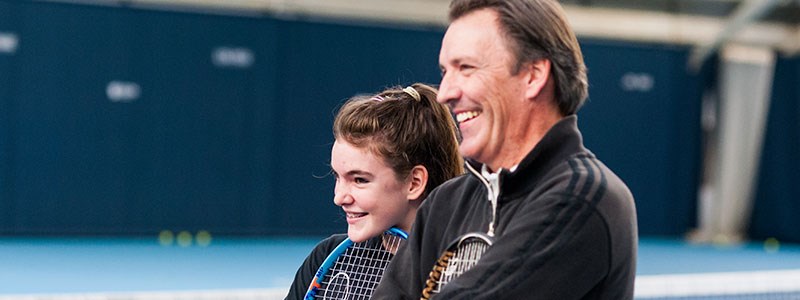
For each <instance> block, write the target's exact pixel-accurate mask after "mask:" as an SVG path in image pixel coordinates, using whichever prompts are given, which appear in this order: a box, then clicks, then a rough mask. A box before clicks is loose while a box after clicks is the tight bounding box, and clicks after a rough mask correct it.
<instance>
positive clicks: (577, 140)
mask: <svg viewBox="0 0 800 300" xmlns="http://www.w3.org/2000/svg"><path fill="white" fill-rule="evenodd" d="M581 152H585V153H589V150H587V149H586V148H585V147H584V146H583V137H582V136H581V133H580V131H579V130H578V117H577V116H576V115H570V116H567V117H564V118H563V119H561V120H560V121H558V122H557V123H556V124H555V125H553V127H551V128H550V130H548V131H547V133H546V134H545V135H544V137H542V140H541V141H539V143H538V144H536V146H534V147H533V149H531V151H530V152H528V154H527V155H526V156H525V158H523V159H522V161H521V162H520V163H519V164H518V165H517V168H516V170H514V172H511V171H509V170H502V171H501V172H500V194H501V195H514V194H517V193H525V192H528V191H529V190H530V189H532V188H533V187H535V186H536V184H537V183H538V182H540V181H541V180H543V179H544V176H546V175H547V173H549V172H550V170H552V169H553V168H555V167H556V165H558V164H560V163H562V162H564V160H566V159H567V158H568V157H569V156H572V155H575V154H577V153H581ZM466 163H467V164H469V165H470V166H471V167H472V168H473V169H474V170H478V171H480V170H481V169H482V168H483V164H482V163H479V162H477V161H475V160H472V159H467V160H466ZM473 175H475V176H481V175H480V172H474V173H473ZM484 180H485V179H484Z"/></svg>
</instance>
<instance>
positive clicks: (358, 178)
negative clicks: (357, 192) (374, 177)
mask: <svg viewBox="0 0 800 300" xmlns="http://www.w3.org/2000/svg"><path fill="white" fill-rule="evenodd" d="M353 180H354V181H355V182H356V183H359V184H363V183H369V180H367V179H366V178H363V177H356V178H355V179H353Z"/></svg>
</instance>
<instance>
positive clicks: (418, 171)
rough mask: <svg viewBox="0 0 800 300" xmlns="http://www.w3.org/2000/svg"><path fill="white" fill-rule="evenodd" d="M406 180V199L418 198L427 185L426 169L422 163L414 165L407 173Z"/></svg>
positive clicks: (423, 192) (423, 193)
mask: <svg viewBox="0 0 800 300" xmlns="http://www.w3.org/2000/svg"><path fill="white" fill-rule="evenodd" d="M408 180H409V181H408V196H407V198H408V200H418V199H420V198H421V197H422V196H423V195H425V187H427V186H428V169H426V168H425V167H424V166H422V165H416V166H414V168H413V169H411V172H410V173H409V174H408Z"/></svg>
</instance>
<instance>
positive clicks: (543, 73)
mask: <svg viewBox="0 0 800 300" xmlns="http://www.w3.org/2000/svg"><path fill="white" fill-rule="evenodd" d="M550 67H551V64H550V60H549V59H545V58H542V59H539V60H536V61H532V62H529V63H527V64H525V65H524V66H523V68H525V70H524V71H526V72H527V73H528V78H527V82H526V84H527V87H526V89H525V98H527V99H536V98H537V97H539V94H540V93H541V92H542V90H543V89H544V87H545V85H547V81H548V80H550Z"/></svg>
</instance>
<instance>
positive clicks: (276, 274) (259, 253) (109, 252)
mask: <svg viewBox="0 0 800 300" xmlns="http://www.w3.org/2000/svg"><path fill="white" fill-rule="evenodd" d="M320 239H321V237H313V238H251V239H244V238H215V239H212V240H211V243H210V244H208V245H207V246H199V245H197V244H192V245H188V246H179V245H177V244H169V245H161V244H159V241H158V239H157V238H156V237H153V238H11V237H0V299H58V298H57V297H54V296H56V295H81V294H83V295H84V296H85V297H72V298H64V299H106V298H113V297H102V296H100V295H102V294H103V293H110V294H115V293H116V294H117V295H120V294H119V293H142V292H147V293H151V294H149V295H151V296H152V295H160V296H159V297H148V296H142V297H139V298H159V299H179V298H181V297H170V296H169V295H179V294H180V292H181V291H206V292H205V293H204V294H203V295H205V296H204V297H199V296H197V295H196V294H194V295H193V294H185V295H184V296H185V297H183V298H185V299H202V298H206V299H216V298H215V297H213V295H215V293H216V292H219V293H220V294H216V295H222V294H224V293H225V292H226V291H238V293H239V294H241V295H250V294H252V295H255V296H253V298H257V299H264V298H270V299H282V296H283V294H284V293H285V290H286V288H287V287H288V285H289V284H290V283H291V281H292V278H293V276H294V272H295V270H296V268H297V267H298V266H299V265H300V263H301V262H302V261H303V259H304V258H305V256H306V255H307V254H308V252H309V251H310V250H311V248H312V247H313V246H314V245H315V244H316V242H317V241H318V240H320ZM787 269H800V245H780V247H779V248H776V247H771V248H765V247H764V245H763V244H760V243H751V244H746V245H739V246H727V247H719V246H711V245H692V244H689V243H686V242H683V241H682V240H678V239H660V238H646V237H643V238H642V239H641V243H640V246H639V261H638V274H639V275H641V276H648V275H663V274H685V273H709V272H732V271H755V270H787ZM248 292H249V293H250V294H247V293H248ZM170 293H172V294H170ZM229 294H230V293H229ZM37 295H38V296H37ZM86 295H94V296H92V297H89V296H86ZM265 295H270V296H265ZM206 296H208V297H206ZM25 297H27V298H25ZM117 298H119V297H117ZM130 298H131V299H133V298H136V297H130ZM217 298H219V299H233V298H235V299H245V298H247V297H239V298H236V297H233V298H231V297H222V296H220V297H217Z"/></svg>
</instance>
